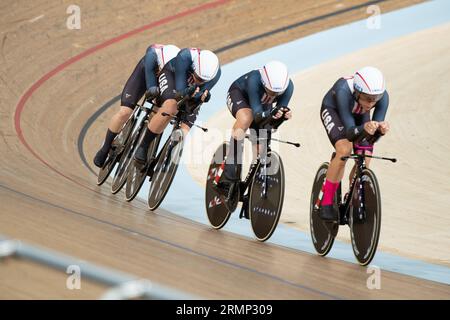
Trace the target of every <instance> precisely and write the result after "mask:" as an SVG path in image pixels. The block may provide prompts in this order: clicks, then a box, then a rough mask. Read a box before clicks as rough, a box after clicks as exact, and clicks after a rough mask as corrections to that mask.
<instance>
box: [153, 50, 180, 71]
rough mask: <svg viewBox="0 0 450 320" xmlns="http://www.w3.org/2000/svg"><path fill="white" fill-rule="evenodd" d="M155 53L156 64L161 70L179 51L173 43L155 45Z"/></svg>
mask: <svg viewBox="0 0 450 320" xmlns="http://www.w3.org/2000/svg"><path fill="white" fill-rule="evenodd" d="M154 48H155V51H156V55H157V56H158V66H159V69H160V70H161V69H162V68H163V67H164V66H165V65H166V63H167V62H169V61H170V60H172V59H173V58H175V57H176V56H177V54H178V52H180V48H178V47H177V46H175V45H173V44H167V45H155V47H154Z"/></svg>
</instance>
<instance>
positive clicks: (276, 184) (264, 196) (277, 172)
mask: <svg viewBox="0 0 450 320" xmlns="http://www.w3.org/2000/svg"><path fill="white" fill-rule="evenodd" d="M267 160H268V162H267V165H264V164H263V163H260V164H259V165H258V168H257V171H256V174H255V176H254V177H253V180H252V183H251V186H250V192H249V203H248V208H249V213H250V214H249V215H250V222H251V224H252V229H253V233H254V234H255V237H256V239H257V240H258V241H266V240H268V239H269V238H270V237H271V236H272V234H273V232H274V231H275V229H276V227H277V225H278V221H279V220H280V216H281V210H282V208H283V201H284V167H283V162H282V161H281V158H280V156H279V155H278V154H277V153H276V152H274V151H272V152H271V153H270V154H269V155H268V157H267Z"/></svg>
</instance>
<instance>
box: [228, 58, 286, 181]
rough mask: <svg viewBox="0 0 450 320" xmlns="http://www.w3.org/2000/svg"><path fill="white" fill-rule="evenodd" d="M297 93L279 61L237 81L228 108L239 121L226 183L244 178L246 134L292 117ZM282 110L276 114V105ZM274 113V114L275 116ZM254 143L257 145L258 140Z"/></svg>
mask: <svg viewBox="0 0 450 320" xmlns="http://www.w3.org/2000/svg"><path fill="white" fill-rule="evenodd" d="M293 92H294V84H293V83H292V81H291V80H290V79H289V74H288V70H287V67H286V66H285V65H284V64H283V63H281V62H279V61H270V62H268V63H267V64H266V65H264V66H263V67H262V68H261V69H258V70H252V71H250V72H248V73H246V74H244V75H243V76H241V77H239V78H238V79H237V80H235V81H234V82H233V83H232V84H231V86H230V89H229V90H228V95H227V106H228V109H229V110H230V112H231V114H232V115H233V117H234V118H235V119H236V122H235V123H234V125H233V130H232V135H231V139H230V148H229V151H228V154H227V157H226V161H225V167H224V172H223V175H222V176H223V177H224V178H225V179H221V180H222V181H223V182H225V184H227V182H228V183H230V182H236V181H238V180H239V179H240V176H241V175H240V171H241V168H242V152H243V146H244V139H245V132H246V131H247V129H249V128H252V129H255V130H258V129H259V128H262V126H263V125H265V124H269V123H270V124H271V126H272V127H273V128H274V129H276V128H278V127H279V126H280V125H281V123H282V122H283V121H284V120H287V119H290V118H291V117H292V112H291V110H290V109H289V108H288V104H289V101H290V99H291V97H292V93H293ZM274 103H276V108H277V109H278V111H276V113H273V111H274V108H273V104H274ZM271 114H273V115H271ZM252 143H253V144H254V145H255V141H254V139H252Z"/></svg>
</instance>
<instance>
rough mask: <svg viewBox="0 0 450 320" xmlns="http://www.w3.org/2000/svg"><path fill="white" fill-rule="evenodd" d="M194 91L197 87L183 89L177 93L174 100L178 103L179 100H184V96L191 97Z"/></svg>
mask: <svg viewBox="0 0 450 320" xmlns="http://www.w3.org/2000/svg"><path fill="white" fill-rule="evenodd" d="M196 89H197V86H195V85H192V86H189V87H186V88H184V89H183V90H180V91H177V93H176V95H175V99H176V100H178V101H180V100H182V99H184V97H186V96H192V94H193V93H194V92H195V90H196Z"/></svg>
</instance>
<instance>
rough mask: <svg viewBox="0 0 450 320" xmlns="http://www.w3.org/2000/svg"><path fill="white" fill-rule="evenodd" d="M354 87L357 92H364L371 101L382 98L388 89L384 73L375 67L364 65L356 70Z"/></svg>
mask: <svg viewBox="0 0 450 320" xmlns="http://www.w3.org/2000/svg"><path fill="white" fill-rule="evenodd" d="M353 87H354V88H355V91H356V92H357V94H363V95H364V96H365V97H367V98H368V99H369V100H371V101H378V100H380V99H381V98H382V97H383V94H384V91H385V90H386V84H385V82H384V76H383V74H382V73H381V71H380V70H378V69H377V68H374V67H364V68H362V69H359V70H358V71H356V73H355V75H354V77H353Z"/></svg>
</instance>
